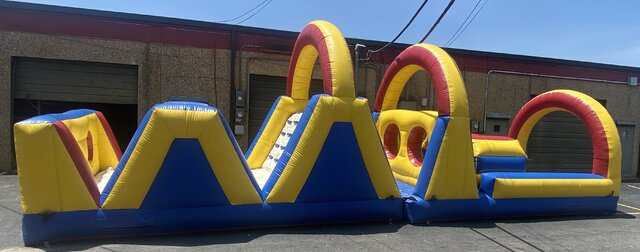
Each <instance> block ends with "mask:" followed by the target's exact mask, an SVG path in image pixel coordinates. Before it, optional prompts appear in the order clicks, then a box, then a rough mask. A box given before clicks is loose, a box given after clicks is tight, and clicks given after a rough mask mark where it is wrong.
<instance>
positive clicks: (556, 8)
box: [26, 0, 640, 67]
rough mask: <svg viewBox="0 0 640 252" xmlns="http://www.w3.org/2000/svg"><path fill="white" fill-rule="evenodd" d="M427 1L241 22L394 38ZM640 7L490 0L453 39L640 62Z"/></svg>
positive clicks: (209, 7)
mask: <svg viewBox="0 0 640 252" xmlns="http://www.w3.org/2000/svg"><path fill="white" fill-rule="evenodd" d="M262 1H263V0H246V1H240V0H235V1H229V0H216V1H206V0H183V1H169V0H156V1H135V0H108V1H107V0H102V1H95V0H94V1H87V0H28V1H26V2H34V3H45V4H52V5H62V6H72V7H81V8H89V9H99V10H109V11H117V12H127V13H140V14H148V15H156V16H166V17H176V18H185V19H193V20H203V21H220V20H227V19H231V18H234V17H236V16H238V15H240V14H242V13H244V12H246V11H248V10H249V9H251V8H252V7H254V6H256V5H257V4H259V3H260V2H262ZM482 1H485V0H482ZM447 2H448V0H430V1H429V2H428V3H427V5H426V6H425V8H424V9H423V10H422V13H421V14H420V16H418V18H416V20H415V21H414V23H413V25H412V26H411V27H410V28H409V29H408V30H407V31H406V32H405V34H404V35H403V36H402V37H401V38H400V39H399V42H404V43H416V42H417V41H418V40H419V39H420V38H422V36H423V35H424V33H426V31H427V30H428V29H429V27H431V24H432V23H433V22H434V20H435V19H436V18H437V16H438V15H439V14H440V12H441V10H442V9H444V7H445V6H446V4H447ZM421 3H422V0H395V1H348V0H341V1H338V0H308V1H292V0H273V1H272V2H271V3H270V4H269V5H268V6H267V7H265V8H264V9H263V10H262V11H261V12H260V13H258V14H257V15H255V16H254V17H253V18H251V19H249V20H247V21H246V22H244V23H243V24H242V25H247V26H254V27H264V28H272V29H280V30H288V31H299V30H300V29H301V28H302V27H303V26H304V25H305V24H306V23H308V22H310V21H312V20H316V19H324V20H328V21H330V22H332V23H334V24H335V25H336V26H338V28H340V30H342V32H343V33H344V34H345V36H347V37H355V38H363V39H373V40H382V41H389V40H391V39H392V38H393V37H394V36H395V35H396V34H397V33H398V31H400V29H401V28H402V27H403V26H404V25H405V23H406V22H407V21H408V20H409V18H410V17H411V15H412V14H413V13H414V12H415V10H416V9H417V8H418V6H419V5H420V4H421ZM476 3H477V0H457V1H456V3H455V4H454V5H453V7H452V8H451V10H450V11H449V13H448V14H447V16H446V17H445V18H444V19H443V21H442V22H441V23H440V25H439V26H438V28H437V29H436V30H435V32H434V33H433V34H431V36H430V37H429V39H427V42H428V43H432V44H436V45H440V46H443V45H445V43H446V42H447V41H448V40H449V39H450V38H451V36H452V35H453V34H454V33H455V31H456V30H457V29H458V27H460V25H461V23H462V22H463V21H464V20H465V18H466V17H467V15H468V14H469V13H470V12H471V10H472V9H473V7H474V6H475V5H476ZM481 5H482V4H481ZM639 10H640V1H634V0H620V1H594V0H592V1H584V0H583V1H579V0H563V1H557V0H556V1H554V0H529V1H524V0H521V1H515V0H488V2H487V4H486V5H485V6H484V8H483V9H482V12H481V13H480V14H479V15H478V16H477V17H476V18H475V20H474V21H473V23H472V24H471V25H469V27H468V28H467V29H466V31H465V32H464V33H463V34H462V35H461V36H460V37H459V38H458V39H457V40H456V41H455V43H453V44H452V45H451V46H450V47H453V48H463V49H471V50H480V51H491V52H502V53H513V54H523V55H533V56H542V57H551V58H561V59H571V60H581V61H590V62H598V63H609V64H617V65H628V66H636V67H640V15H639V13H640V11H639ZM239 20H241V19H239ZM239 20H236V21H239ZM231 24H233V22H231Z"/></svg>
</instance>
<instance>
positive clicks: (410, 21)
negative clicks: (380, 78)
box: [367, 0, 429, 58]
mask: <svg viewBox="0 0 640 252" xmlns="http://www.w3.org/2000/svg"><path fill="white" fill-rule="evenodd" d="M427 2H429V0H424V2H422V4H421V5H420V7H419V8H418V10H416V13H414V14H413V16H412V17H411V19H410V20H409V22H408V23H407V24H406V25H405V26H404V28H402V30H401V31H400V33H398V35H396V37H395V38H393V40H391V41H390V42H389V43H387V44H386V45H384V46H383V47H380V48H378V49H377V50H369V51H368V52H367V58H369V55H371V54H372V53H377V52H380V51H382V50H384V49H385V48H387V46H389V45H391V44H393V43H394V42H396V40H398V38H400V36H401V35H402V33H404V31H406V30H407V28H409V26H410V25H411V23H413V20H414V19H416V17H417V16H418V14H419V13H420V11H422V8H424V6H425V5H426V4H427Z"/></svg>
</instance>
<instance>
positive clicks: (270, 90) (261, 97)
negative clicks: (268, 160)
mask: <svg viewBox="0 0 640 252" xmlns="http://www.w3.org/2000/svg"><path fill="white" fill-rule="evenodd" d="M286 93H287V78H286V77H278V76H268V75H251V76H250V77H249V104H248V106H249V115H248V116H249V140H250V141H253V138H254V137H255V136H256V134H257V133H258V131H259V130H260V127H261V126H262V122H263V121H264V119H265V118H266V117H267V114H268V113H269V110H270V109H271V106H272V105H273V102H275V101H276V99H277V98H278V97H279V96H281V95H285V94H286ZM321 93H324V87H323V85H322V80H312V81H311V88H310V96H309V97H311V95H313V94H321Z"/></svg>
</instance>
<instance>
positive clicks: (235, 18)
mask: <svg viewBox="0 0 640 252" xmlns="http://www.w3.org/2000/svg"><path fill="white" fill-rule="evenodd" d="M267 1H269V0H264V1H262V2H261V3H259V4H258V5H256V6H254V7H253V8H251V9H250V10H248V11H247V12H245V13H242V15H239V16H237V17H234V18H232V19H227V20H221V21H217V22H219V23H226V22H231V21H235V20H237V19H239V18H241V17H244V16H246V15H247V14H249V13H251V12H252V11H253V10H255V9H257V8H258V7H260V6H262V5H263V4H264V3H266V2H267Z"/></svg>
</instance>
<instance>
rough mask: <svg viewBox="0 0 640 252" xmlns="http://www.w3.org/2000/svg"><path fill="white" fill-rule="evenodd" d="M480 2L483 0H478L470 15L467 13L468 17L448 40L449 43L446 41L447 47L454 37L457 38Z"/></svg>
mask: <svg viewBox="0 0 640 252" xmlns="http://www.w3.org/2000/svg"><path fill="white" fill-rule="evenodd" d="M480 2H482V0H478V2H477V3H476V6H473V10H471V12H469V15H467V18H465V19H464V21H463V22H462V24H460V27H458V29H457V30H456V32H455V33H454V34H453V35H451V38H449V40H447V43H445V45H444V46H445V47H446V46H449V42H451V40H453V38H455V37H456V35H458V32H460V30H462V27H464V25H465V24H466V23H467V20H469V18H470V17H471V15H473V13H474V12H475V11H476V9H477V8H478V5H480Z"/></svg>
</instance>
